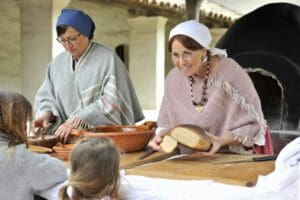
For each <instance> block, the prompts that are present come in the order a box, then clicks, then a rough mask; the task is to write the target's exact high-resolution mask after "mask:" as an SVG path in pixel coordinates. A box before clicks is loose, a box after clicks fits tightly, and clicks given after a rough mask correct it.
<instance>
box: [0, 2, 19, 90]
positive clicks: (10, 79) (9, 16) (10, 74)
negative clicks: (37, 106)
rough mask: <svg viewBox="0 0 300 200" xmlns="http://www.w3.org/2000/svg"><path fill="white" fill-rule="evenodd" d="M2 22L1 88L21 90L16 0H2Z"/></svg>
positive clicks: (0, 12)
mask: <svg viewBox="0 0 300 200" xmlns="http://www.w3.org/2000/svg"><path fill="white" fill-rule="evenodd" d="M0 24H1V26H0V35H1V37H0V83H1V84H0V89H1V90H3V89H5V90H13V91H17V92H21V84H22V81H21V73H22V70H21V65H20V62H21V61H20V60H21V59H20V13H19V9H18V7H17V5H16V3H15V1H12V0H1V1H0Z"/></svg>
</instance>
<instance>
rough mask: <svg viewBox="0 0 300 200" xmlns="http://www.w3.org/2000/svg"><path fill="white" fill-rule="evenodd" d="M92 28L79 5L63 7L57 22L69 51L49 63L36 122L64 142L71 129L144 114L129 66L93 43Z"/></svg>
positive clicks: (133, 119) (130, 121)
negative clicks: (76, 8) (70, 7)
mask: <svg viewBox="0 0 300 200" xmlns="http://www.w3.org/2000/svg"><path fill="white" fill-rule="evenodd" d="M94 30H95V24H94V22H93V20H92V19H91V18H90V16H89V15H87V14H85V13H84V12H82V11H80V10H75V9H64V10H62V12H61V14H60V16H59V17H58V20H57V23H56V31H57V41H58V42H59V43H61V44H62V46H63V47H64V48H65V51H64V52H62V53H61V54H59V55H58V56H56V57H55V58H54V59H53V60H52V61H51V62H50V64H49V65H48V68H47V72H46V77H45V80H44V82H43V84H42V86H41V87H40V89H39V90H38V92H37V94H36V98H35V111H36V116H37V118H36V119H35V120H34V121H33V125H34V126H35V127H42V128H48V129H47V132H48V133H50V134H53V133H55V135H56V136H57V138H58V139H59V140H60V141H61V142H66V140H67V138H68V136H69V134H70V132H71V129H73V128H91V127H93V126H97V125H108V124H118V125H130V124H134V123H135V122H137V121H139V120H142V119H143V118H144V115H143V112H142V109H141V106H140V104H139V101H138V98H137V96H136V93H135V90H134V87H133V84H132V82H131V80H130V77H129V75H128V72H127V70H126V68H125V65H124V64H123V62H122V61H121V59H120V58H119V57H118V56H117V55H116V54H115V53H114V52H113V51H112V50H111V49H109V48H106V47H104V46H103V45H101V44H98V43H95V42H93V41H92V39H93V36H94ZM49 123H52V126H49Z"/></svg>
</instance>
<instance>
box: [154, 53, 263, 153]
mask: <svg viewBox="0 0 300 200" xmlns="http://www.w3.org/2000/svg"><path fill="white" fill-rule="evenodd" d="M194 78H195V77H194ZM202 86H203V78H199V77H196V78H195V82H194V83H193V93H194V99H195V101H196V102H198V101H200V98H201V95H202ZM207 98H208V101H207V103H206V105H205V107H204V110H203V111H202V112H197V111H195V109H194V106H193V104H192V101H191V97H190V89H189V80H188V78H187V77H184V76H183V75H182V74H181V72H180V71H179V70H178V69H177V68H174V69H172V70H171V71H170V73H169V74H168V76H167V77H166V81H165V94H164V98H163V102H162V105H161V108H160V112H159V117H158V126H159V127H161V128H173V127H175V126H176V125H179V124H195V125H198V126H200V127H202V128H203V129H205V130H206V131H207V132H209V133H211V134H214V135H217V136H221V135H222V134H224V133H226V132H230V133H232V134H233V135H234V136H235V138H236V139H238V140H239V141H240V142H241V143H242V145H229V149H230V150H231V151H233V152H236V153H247V152H246V151H245V149H244V147H243V146H247V147H252V146H253V145H254V144H256V145H264V144H265V137H264V136H265V132H266V123H265V120H264V116H263V112H262V109H261V103H260V99H259V96H258V94H257V92H256V90H255V88H254V85H253V83H252V81H251V79H250V77H249V75H248V74H247V72H245V71H244V70H243V69H242V68H241V67H240V66H239V65H238V63H236V62H235V61H234V60H233V59H230V58H221V60H220V66H219V69H218V71H217V72H216V73H215V74H212V75H210V77H209V79H208V89H207Z"/></svg>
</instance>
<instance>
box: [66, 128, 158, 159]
mask: <svg viewBox="0 0 300 200" xmlns="http://www.w3.org/2000/svg"><path fill="white" fill-rule="evenodd" d="M154 132H155V128H151V129H150V130H149V129H147V128H145V127H144V126H97V127H95V128H93V129H88V130H77V129H73V130H72V132H71V135H72V137H73V139H74V138H77V139H79V138H88V137H108V138H110V139H112V140H113V141H114V143H115V144H116V145H117V146H118V147H119V149H120V150H121V152H125V153H128V152H136V151H141V150H143V149H145V147H146V146H147V144H148V142H149V140H150V139H151V137H152V136H153V134H154Z"/></svg>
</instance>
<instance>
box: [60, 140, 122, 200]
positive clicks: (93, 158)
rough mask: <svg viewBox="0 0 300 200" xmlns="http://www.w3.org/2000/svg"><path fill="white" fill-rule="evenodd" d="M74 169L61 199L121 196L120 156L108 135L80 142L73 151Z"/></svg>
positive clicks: (79, 199) (106, 198)
mask: <svg viewBox="0 0 300 200" xmlns="http://www.w3.org/2000/svg"><path fill="white" fill-rule="evenodd" d="M70 160H71V172H70V175H69V179H68V181H67V184H65V185H64V186H63V187H62V188H61V190H60V194H59V199H60V200H69V199H72V200H82V199H85V200H88V199H89V200H91V199H95V200H96V199H98V200H113V199H119V185H120V174H119V166H120V161H119V160H120V156H119V152H118V150H117V148H116V147H115V145H114V144H113V143H112V141H111V140H110V139H108V138H88V139H84V140H82V141H80V142H79V143H78V144H77V145H76V146H75V148H74V149H73V151H72V153H71V159H70Z"/></svg>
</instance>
